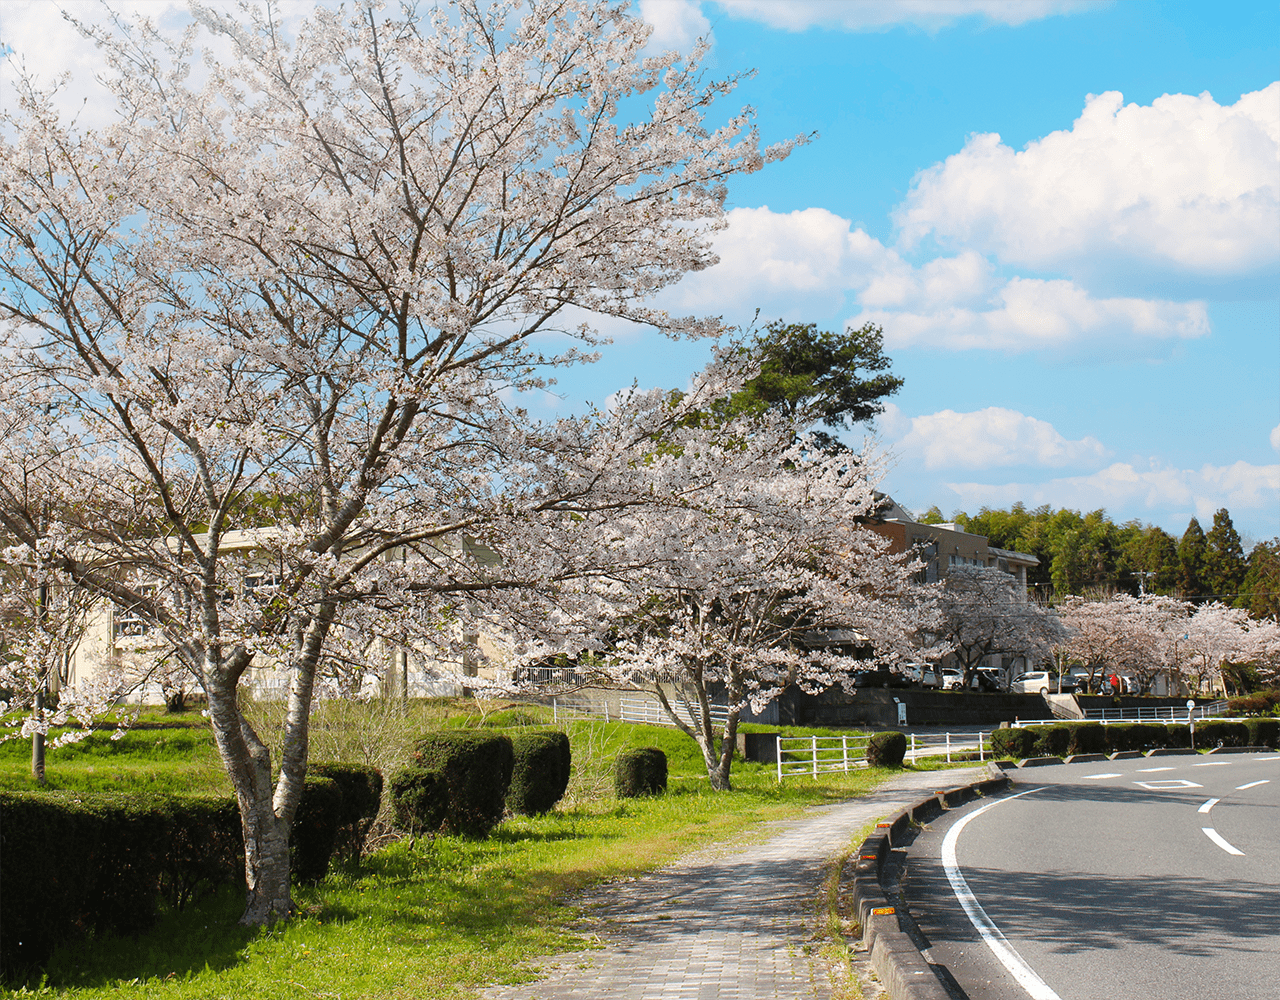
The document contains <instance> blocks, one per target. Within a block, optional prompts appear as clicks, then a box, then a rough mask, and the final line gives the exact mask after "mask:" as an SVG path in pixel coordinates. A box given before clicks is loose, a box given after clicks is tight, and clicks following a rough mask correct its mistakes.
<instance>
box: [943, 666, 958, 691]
mask: <svg viewBox="0 0 1280 1000" xmlns="http://www.w3.org/2000/svg"><path fill="white" fill-rule="evenodd" d="M939 680H940V681H941V684H940V685H939V686H940V687H941V688H942V690H943V691H959V690H960V688H961V687H963V686H964V674H962V673H961V672H960V671H959V670H952V669H951V668H950V667H947V668H946V669H945V670H943V671H942V672H941V675H940V677H939Z"/></svg>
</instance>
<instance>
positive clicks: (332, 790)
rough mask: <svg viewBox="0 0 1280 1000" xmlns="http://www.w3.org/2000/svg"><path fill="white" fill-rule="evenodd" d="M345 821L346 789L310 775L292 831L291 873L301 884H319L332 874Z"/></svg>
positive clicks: (320, 776) (326, 779)
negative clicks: (331, 866)
mask: <svg viewBox="0 0 1280 1000" xmlns="http://www.w3.org/2000/svg"><path fill="white" fill-rule="evenodd" d="M341 819H342V786H341V785H339V784H338V783H337V782H336V781H334V780H333V779H332V778H326V777H324V776H322V775H318V776H312V775H310V774H308V775H307V780H306V782H305V783H304V784H303V786H302V798H301V799H300V800H299V801H298V811H297V812H296V813H294V815H293V828H292V829H291V830H290V831H289V873H290V874H291V875H292V876H293V877H294V878H295V879H297V880H298V881H299V882H319V881H320V880H321V879H322V878H324V877H325V875H327V874H328V873H329V859H330V858H332V857H333V845H334V843H335V842H336V841H337V839H338V824H339V822H340V821H341Z"/></svg>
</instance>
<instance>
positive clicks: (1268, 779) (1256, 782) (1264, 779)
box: [1236, 778, 1271, 792]
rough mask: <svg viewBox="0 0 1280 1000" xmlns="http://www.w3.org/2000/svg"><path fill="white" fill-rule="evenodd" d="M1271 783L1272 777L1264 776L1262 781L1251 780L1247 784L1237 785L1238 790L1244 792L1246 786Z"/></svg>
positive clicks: (1253, 786)
mask: <svg viewBox="0 0 1280 1000" xmlns="http://www.w3.org/2000/svg"><path fill="white" fill-rule="evenodd" d="M1269 784H1271V779H1270V778H1263V779H1262V780H1261V781H1251V782H1249V784H1247V785H1236V791H1237V792H1243V791H1244V790H1245V789H1246V788H1257V787H1258V786H1259V785H1269Z"/></svg>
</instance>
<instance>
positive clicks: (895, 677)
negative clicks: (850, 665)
mask: <svg viewBox="0 0 1280 1000" xmlns="http://www.w3.org/2000/svg"><path fill="white" fill-rule="evenodd" d="M853 686H854V687H860V688H909V687H911V679H910V678H908V677H904V676H903V675H902V674H897V673H894V672H893V671H892V670H859V671H858V672H857V673H856V674H854V675H853Z"/></svg>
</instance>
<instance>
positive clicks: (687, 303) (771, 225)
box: [663, 207, 1209, 351]
mask: <svg viewBox="0 0 1280 1000" xmlns="http://www.w3.org/2000/svg"><path fill="white" fill-rule="evenodd" d="M715 245H716V251H717V253H718V254H719V257H720V263H719V264H717V265H716V266H715V267H712V268H709V269H707V270H706V271H703V272H701V273H699V274H695V275H692V276H690V277H689V278H686V279H685V280H684V281H683V282H681V284H680V285H679V286H678V287H677V288H676V289H674V290H673V291H672V292H670V293H669V294H668V295H667V296H665V297H664V301H663V304H664V305H666V306H667V307H668V308H670V309H672V310H675V311H680V310H684V311H713V312H729V313H732V312H734V310H738V311H742V310H750V309H755V308H760V309H761V310H762V313H763V314H764V315H765V316H769V317H772V316H782V317H783V318H786V319H802V318H803V319H812V318H813V317H815V316H824V315H833V314H836V313H838V312H840V311H842V310H847V309H850V307H853V308H852V310H851V311H855V312H857V313H858V314H857V315H856V316H854V322H856V323H859V324H860V323H863V322H875V323H879V324H880V325H881V326H883V327H884V330H885V342H886V344H887V345H888V346H889V347H891V348H896V347H904V346H928V347H935V348H942V349H949V350H961V349H968V348H989V349H998V350H1003V351H1025V350H1032V349H1037V348H1051V349H1054V350H1062V349H1069V348H1071V347H1072V346H1074V345H1079V344H1081V343H1094V344H1096V343H1098V342H1099V341H1101V340H1103V339H1106V340H1107V341H1109V346H1110V347H1111V348H1112V349H1115V348H1116V347H1117V345H1118V344H1122V343H1124V342H1126V341H1127V342H1130V343H1134V344H1137V345H1138V346H1139V347H1140V346H1141V345H1142V344H1143V343H1146V344H1150V342H1152V341H1158V340H1170V339H1186V338H1191V337H1199V336H1203V335H1204V334H1206V333H1208V332H1209V319H1208V314H1207V312H1206V309H1205V306H1204V303H1202V302H1199V301H1194V302H1172V301H1167V300H1162V299H1140V298H1097V297H1094V296H1092V295H1090V294H1089V292H1087V291H1086V290H1085V289H1084V288H1083V287H1081V286H1080V285H1078V284H1076V283H1075V282H1072V281H1068V280H1065V279H1060V280H1043V279H1038V278H1019V277H1014V278H1010V279H1002V278H1000V277H999V276H998V275H997V274H996V272H995V270H994V268H993V267H992V265H991V264H990V262H989V261H988V260H987V259H986V258H985V257H983V256H982V255H981V254H978V253H976V252H974V251H964V252H961V253H959V254H957V255H955V256H952V257H940V258H937V259H935V260H931V261H928V262H926V263H924V264H922V265H920V266H916V265H913V264H911V263H909V262H908V261H906V260H905V259H904V258H903V257H902V256H901V255H900V254H899V253H898V252H897V251H896V250H894V249H892V248H889V247H886V246H884V245H883V244H881V243H880V242H879V241H878V240H876V239H874V238H873V237H871V236H869V235H868V234H867V233H866V232H864V231H863V230H861V229H855V228H854V227H853V226H852V224H851V223H850V222H849V220H847V219H843V218H841V217H840V216H838V215H836V214H834V213H833V212H829V211H827V210H826V209H821V208H809V209H804V210H802V211H795V212H788V213H780V212H773V211H770V209H769V208H768V207H763V208H738V209H734V210H732V211H731V212H730V213H729V225H728V228H727V229H726V230H725V231H724V232H722V233H720V234H718V236H717V238H716V244H715ZM859 310H860V311H859Z"/></svg>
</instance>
